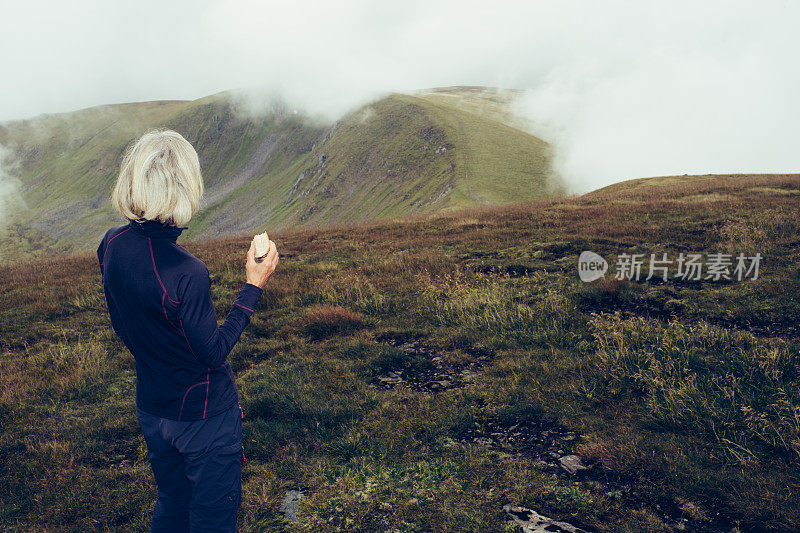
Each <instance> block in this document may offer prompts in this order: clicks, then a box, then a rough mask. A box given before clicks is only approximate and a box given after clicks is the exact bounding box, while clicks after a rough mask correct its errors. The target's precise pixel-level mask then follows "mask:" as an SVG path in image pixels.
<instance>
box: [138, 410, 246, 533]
mask: <svg viewBox="0 0 800 533" xmlns="http://www.w3.org/2000/svg"><path fill="white" fill-rule="evenodd" d="M136 413H137V416H138V418H139V425H140V426H141V428H142V432H143V433H144V439H145V442H147V455H148V457H149V458H150V466H151V467H152V468H153V475H154V476H155V478H156V484H157V485H158V500H157V501H156V504H155V507H154V509H153V522H152V525H151V529H150V531H151V532H158V531H168V532H170V533H173V532H174V533H178V532H184V531H191V532H192V533H194V532H201V531H204V532H205V531H209V532H211V531H213V532H215V533H216V532H226V531H233V532H235V531H236V514H237V512H238V510H239V504H240V502H241V494H242V481H241V475H242V460H243V459H244V448H243V447H242V418H243V417H244V413H243V412H242V410H241V407H240V406H239V404H234V406H233V407H231V408H230V409H228V410H227V411H225V412H224V413H220V414H218V415H216V416H213V417H211V418H206V419H205V420H187V421H180V422H179V421H176V420H169V419H167V418H159V417H157V416H153V415H151V414H149V413H145V412H144V411H142V410H141V409H138V408H137V409H136ZM240 415H241V416H240Z"/></svg>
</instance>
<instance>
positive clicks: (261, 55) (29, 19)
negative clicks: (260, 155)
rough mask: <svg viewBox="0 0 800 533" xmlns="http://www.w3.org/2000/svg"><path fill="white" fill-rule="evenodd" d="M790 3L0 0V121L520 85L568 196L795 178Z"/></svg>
mask: <svg viewBox="0 0 800 533" xmlns="http://www.w3.org/2000/svg"><path fill="white" fill-rule="evenodd" d="M798 23H800V2H791V1H783V2H779V1H774V2H769V1H758V2H756V1H753V2H733V1H719V2H714V1H703V2H679V1H675V0H672V1H668V2H666V1H665V2H658V1H646V2H642V1H630V2H617V1H614V2H611V1H603V2H599V1H587V2H570V1H566V0H558V1H535V0H521V1H515V2H501V1H494V2H488V1H481V2H476V1H468V0H458V1H443V2H437V1H434V0H425V1H413V0H404V1H397V2H380V1H375V0H349V1H334V0H328V1H324V2H322V1H321V2H301V1H289V0H285V1H283V2H269V1H254V0H250V1H248V0H236V1H201V0H191V1H182V2H169V1H165V0H161V1H138V2H111V1H107V0H94V1H80V0H71V1H68V2H63V1H54V2H37V1H31V0H26V1H19V2H11V1H8V0H0V51H1V52H2V56H1V57H2V75H1V76H0V80H2V83H0V121H3V120H10V119H18V118H25V117H32V116H35V115H38V114H40V113H53V112H61V111H70V110H74V109H80V108H83V107H89V106H94V105H99V104H107V103H118V102H130V101H142V100H155V99H194V98H199V97H202V96H206V95H208V94H212V93H215V92H219V91H222V90H226V89H232V88H238V87H248V86H256V85H257V86H261V87H267V88H273V89H275V90H279V91H281V92H282V93H283V95H284V96H285V97H286V98H287V99H289V100H290V101H292V102H293V103H294V104H296V105H298V106H303V107H305V108H307V109H308V110H310V111H312V112H323V113H327V114H328V115H330V116H335V115H336V114H338V113H340V112H342V111H344V110H346V109H347V108H349V107H350V106H353V105H355V104H357V103H359V102H364V101H366V100H367V99H369V98H371V97H374V96H375V95H377V94H380V93H381V92H384V91H389V90H410V89H418V88H427V87H435V86H447V85H488V86H499V87H512V88H519V89H525V90H526V94H525V96H524V97H523V98H522V100H521V101H520V105H519V106H518V112H519V113H520V114H522V115H525V116H526V117H528V118H530V119H532V120H533V121H535V124H534V127H533V128H534V132H535V133H537V134H539V135H540V136H542V137H543V138H545V139H546V140H548V141H551V142H553V143H554V145H555V146H556V149H557V153H558V168H559V170H560V171H561V172H562V173H563V174H564V176H565V178H566V179H567V180H568V181H569V183H570V184H571V185H572V187H573V189H574V190H575V191H576V192H584V191H586V190H589V189H592V188H595V187H597V186H600V185H605V184H607V183H612V182H615V181H620V180H622V179H627V178H632V177H644V176H655V175H665V174H684V173H711V172H714V173H717V172H789V171H793V172H797V171H800V149H798V148H800V142H798V141H800V136H798V134H797V125H798V124H800V99H798V92H799V89H800V66H799V65H800V61H798V58H797V55H798V50H800V32H798V31H797V27H798Z"/></svg>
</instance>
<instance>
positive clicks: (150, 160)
mask: <svg viewBox="0 0 800 533" xmlns="http://www.w3.org/2000/svg"><path fill="white" fill-rule="evenodd" d="M203 190H204V189H203V178H202V175H201V173H200V163H199V160H198V157H197V152H195V150H194V148H193V147H192V145H191V144H189V142H187V141H186V139H184V138H183V137H182V136H181V135H180V134H178V133H176V132H174V131H171V130H151V131H148V132H147V133H145V134H144V135H143V136H142V137H141V138H140V139H139V140H138V141H137V142H136V143H135V144H134V145H133V146H132V147H131V148H129V149H128V150H127V151H126V153H125V155H124V157H123V159H122V165H121V169H120V173H119V177H118V178H117V183H116V185H115V187H114V191H113V193H112V196H111V199H112V202H113V204H114V206H115V208H116V209H117V210H118V211H119V212H120V213H121V214H122V216H124V217H125V218H127V219H128V221H129V222H128V224H126V225H123V226H117V227H114V228H111V229H110V230H108V232H106V234H105V236H104V237H103V241H102V242H101V243H100V246H99V247H98V248H97V259H98V261H99V263H100V272H101V275H102V279H103V292H104V294H105V299H106V304H107V305H108V312H109V315H110V319H111V325H112V327H113V328H114V331H115V332H116V334H117V335H118V336H119V337H120V339H122V342H123V343H124V344H125V346H127V348H128V349H129V350H130V351H131V353H132V354H133V356H134V358H135V360H136V408H137V416H138V420H139V424H140V426H141V428H142V432H143V434H144V438H145V442H146V443H147V452H148V457H149V458H150V464H151V466H152V469H153V475H154V476H155V479H156V483H157V485H158V500H157V502H156V504H155V508H154V510H153V520H152V525H151V531H169V532H177V531H190V530H191V531H215V532H219V531H235V530H236V514H237V512H238V509H239V503H240V499H241V464H242V461H244V460H245V456H244V448H243V447H242V425H241V419H242V418H244V412H243V411H242V409H241V407H240V405H239V395H238V391H237V388H236V384H235V379H234V375H233V370H232V369H231V366H230V364H229V363H228V361H227V356H228V353H229V352H230V351H231V348H232V347H233V345H234V344H235V343H236V341H237V340H238V339H239V336H240V335H241V333H242V330H244V328H245V326H247V324H248V323H249V322H250V316H251V315H252V314H253V312H254V309H255V306H256V302H258V299H259V298H260V297H261V294H262V292H263V288H264V285H265V284H266V282H267V280H268V279H269V277H270V276H271V275H272V273H273V272H274V271H275V267H276V266H277V264H278V253H277V251H276V249H275V243H273V242H272V241H270V251H269V254H268V255H267V257H266V258H265V259H264V260H263V261H261V262H258V261H256V260H255V257H254V248H253V245H252V244H251V245H250V249H249V250H248V251H247V254H246V261H245V271H246V282H245V284H244V286H243V287H242V288H241V290H240V291H239V294H238V296H237V298H236V301H234V303H233V306H232V307H231V310H230V312H229V313H228V316H227V318H226V319H225V322H224V323H223V324H222V325H221V326H219V327H217V319H216V314H215V312H214V306H213V304H212V303H211V294H210V286H211V279H210V277H209V272H208V268H206V266H205V264H203V262H202V261H200V260H199V259H198V258H196V257H195V256H193V255H192V254H190V253H189V252H188V251H186V250H185V249H184V248H183V247H182V246H181V245H179V244H177V243H176V239H177V237H178V235H180V234H181V232H182V231H183V230H184V229H186V227H185V225H186V224H187V223H188V222H189V220H190V219H191V217H192V215H193V214H194V212H195V211H196V210H197V208H198V206H199V205H200V198H201V196H202V194H203Z"/></svg>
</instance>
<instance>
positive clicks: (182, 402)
mask: <svg viewBox="0 0 800 533" xmlns="http://www.w3.org/2000/svg"><path fill="white" fill-rule="evenodd" d="M206 380H208V374H206ZM207 383H208V381H201V382H200V383H195V384H194V385H192V386H191V387H189V388H188V389H186V392H184V393H183V400H182V401H181V410H180V411H179V412H178V421H180V419H181V416H182V415H183V405H184V404H185V403H186V395H187V394H189V391H190V390H192V389H193V388H195V387H197V386H198V385H203V384H207ZM206 391H208V388H206ZM206 399H208V392H206ZM205 417H206V413H205V409H204V410H203V418H205Z"/></svg>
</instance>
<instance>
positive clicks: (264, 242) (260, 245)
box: [253, 231, 269, 259]
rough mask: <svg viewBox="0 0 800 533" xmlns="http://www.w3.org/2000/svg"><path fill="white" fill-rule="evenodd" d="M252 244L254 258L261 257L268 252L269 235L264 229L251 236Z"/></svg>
mask: <svg viewBox="0 0 800 533" xmlns="http://www.w3.org/2000/svg"><path fill="white" fill-rule="evenodd" d="M253 246H255V254H254V255H255V258H256V259H261V258H262V257H264V256H265V255H267V253H269V236H268V235H267V232H266V231H265V232H264V233H259V234H258V235H256V236H255V237H253Z"/></svg>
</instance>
